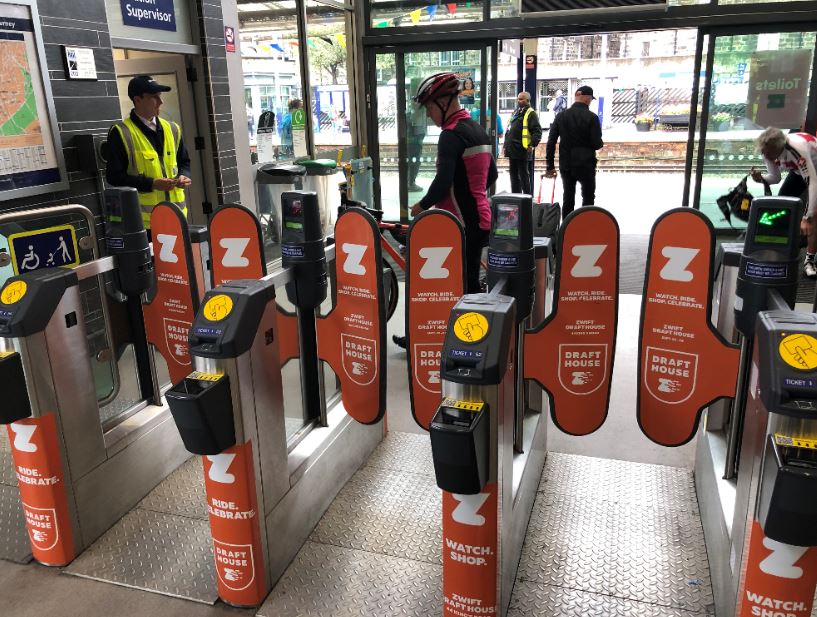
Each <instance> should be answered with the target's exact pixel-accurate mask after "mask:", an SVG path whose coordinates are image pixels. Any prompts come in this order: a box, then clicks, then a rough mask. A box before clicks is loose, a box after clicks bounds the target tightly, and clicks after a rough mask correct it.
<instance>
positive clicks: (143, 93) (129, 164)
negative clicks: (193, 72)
mask: <svg viewBox="0 0 817 617" xmlns="http://www.w3.org/2000/svg"><path fill="white" fill-rule="evenodd" d="M169 91H170V87H169V86H163V85H161V84H160V83H158V82H157V81H156V80H155V79H153V78H152V77H150V76H149V75H139V76H138V77H134V78H133V79H131V80H130V83H129V84H128V97H129V98H130V100H131V101H133V109H132V110H131V112H130V115H129V116H128V117H127V118H125V119H124V120H122V121H121V122H117V123H116V124H114V125H113V126H112V127H111V130H110V131H109V132H108V164H107V168H106V169H105V179H106V180H107V181H108V184H110V185H111V186H132V187H133V188H135V189H136V190H137V191H139V205H140V206H141V208H142V220H143V221H144V222H145V229H150V213H151V212H152V211H153V208H154V206H156V205H157V204H158V203H160V202H163V201H170V202H173V203H175V204H176V205H177V206H179V207H180V208H181V209H182V211H183V212H184V213H185V215H186V214H187V207H186V205H185V203H184V200H185V196H184V189H185V188H186V187H188V186H190V185H191V184H192V181H191V180H190V157H189V156H188V154H187V150H186V149H185V147H184V141H183V139H182V132H181V128H180V127H179V125H178V124H176V123H175V122H170V121H168V120H165V119H164V118H160V117H159V109H160V108H161V106H162V97H161V93H162V92H169Z"/></svg>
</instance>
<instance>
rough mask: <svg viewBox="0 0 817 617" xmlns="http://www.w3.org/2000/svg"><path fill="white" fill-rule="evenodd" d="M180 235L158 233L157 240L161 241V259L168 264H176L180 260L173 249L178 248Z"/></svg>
mask: <svg viewBox="0 0 817 617" xmlns="http://www.w3.org/2000/svg"><path fill="white" fill-rule="evenodd" d="M178 239H179V237H178V236H170V235H168V234H157V235H156V240H157V241H158V242H159V245H160V246H161V248H160V249H159V259H160V260H161V261H163V262H165V263H167V264H175V263H177V262H178V261H179V258H178V257H176V253H174V252H173V249H174V248H176V240H178Z"/></svg>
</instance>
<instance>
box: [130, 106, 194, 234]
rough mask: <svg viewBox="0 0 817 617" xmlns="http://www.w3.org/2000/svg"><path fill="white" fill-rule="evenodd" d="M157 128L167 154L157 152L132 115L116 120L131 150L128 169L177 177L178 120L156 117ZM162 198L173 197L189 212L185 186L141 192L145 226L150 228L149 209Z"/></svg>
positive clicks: (132, 172) (140, 173) (139, 173)
mask: <svg viewBox="0 0 817 617" xmlns="http://www.w3.org/2000/svg"><path fill="white" fill-rule="evenodd" d="M156 121H157V127H156V128H157V130H161V131H163V133H164V140H163V143H164V150H165V151H164V156H162V155H160V154H159V153H157V152H156V149H155V148H154V147H153V144H152V143H150V141H149V140H148V138H147V136H146V135H145V134H144V133H143V132H142V131H141V129H139V127H137V126H136V124H135V123H134V121H133V120H131V118H130V117H128V118H125V119H124V120H123V121H122V122H117V123H116V124H114V127H116V129H117V130H118V131H119V134H120V135H121V136H122V143H124V144H125V149H126V150H127V151H128V173H129V174H130V175H132V176H144V177H146V178H175V177H176V176H177V175H178V173H179V167H178V164H177V163H176V151H177V150H178V149H179V142H180V139H181V129H180V128H179V125H178V124H176V123H175V122H168V121H167V120H164V119H163V118H158V117H157V118H156ZM163 201H172V202H173V203H175V204H176V205H177V206H179V207H180V208H181V209H182V212H184V215H185V216H187V208H186V207H185V205H184V189H182V188H175V189H173V190H170V191H149V192H147V193H142V192H141V191H140V192H139V205H140V206H141V208H142V220H143V221H144V223H145V229H150V213H151V212H152V211H153V207H154V206H156V205H157V204H158V203H160V202H163Z"/></svg>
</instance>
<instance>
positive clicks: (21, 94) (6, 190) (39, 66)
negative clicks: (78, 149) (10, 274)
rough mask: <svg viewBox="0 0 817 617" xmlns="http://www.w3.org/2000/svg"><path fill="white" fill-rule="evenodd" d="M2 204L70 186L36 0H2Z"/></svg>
mask: <svg viewBox="0 0 817 617" xmlns="http://www.w3.org/2000/svg"><path fill="white" fill-rule="evenodd" d="M0 66H2V67H3V70H2V71H0V200H7V199H16V198H18V197H26V196H28V195H36V194H39V193H50V192H53V191H59V190H64V189H67V188H68V176H67V174H66V171H65V162H64V159H63V155H62V147H61V145H60V139H59V134H58V132H57V123H56V116H55V113H54V100H53V98H52V96H51V85H50V82H49V80H48V77H47V75H48V72H47V67H46V65H45V53H44V51H43V42H42V34H41V32H40V18H39V15H38V14H37V5H36V0H8V1H6V0H0Z"/></svg>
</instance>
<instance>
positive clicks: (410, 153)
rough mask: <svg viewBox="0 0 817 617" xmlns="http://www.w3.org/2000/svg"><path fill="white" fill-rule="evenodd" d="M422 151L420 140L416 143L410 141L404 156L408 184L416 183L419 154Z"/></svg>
mask: <svg viewBox="0 0 817 617" xmlns="http://www.w3.org/2000/svg"><path fill="white" fill-rule="evenodd" d="M422 153H423V143H422V141H421V142H419V143H417V142H414V141H410V142H409V143H408V148H407V152H406V156H407V158H408V183H409V186H411V185H413V184H417V174H418V172H419V171H420V155H421V154H422ZM412 159H414V160H412Z"/></svg>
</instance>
